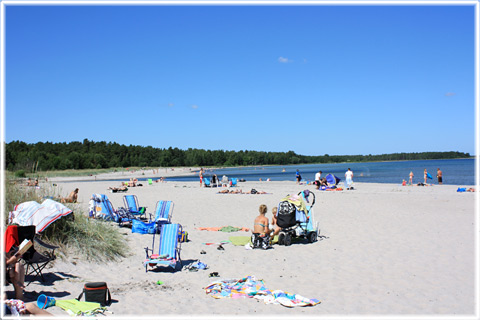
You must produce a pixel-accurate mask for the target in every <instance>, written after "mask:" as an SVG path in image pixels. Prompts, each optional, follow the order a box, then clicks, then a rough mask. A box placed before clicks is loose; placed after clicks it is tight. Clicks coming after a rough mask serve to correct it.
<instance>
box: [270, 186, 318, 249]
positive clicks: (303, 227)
mask: <svg viewBox="0 0 480 320" xmlns="http://www.w3.org/2000/svg"><path fill="white" fill-rule="evenodd" d="M309 196H312V197H313V199H312V203H311V204H310V205H308V204H309V200H308V198H309ZM314 204H315V194H314V193H313V192H311V191H309V190H304V191H301V192H299V193H298V195H294V196H290V195H289V196H287V197H285V198H283V199H282V200H281V201H280V203H279V205H278V213H277V225H278V226H279V227H280V228H282V230H281V231H280V233H279V234H278V244H280V245H285V246H289V245H291V244H292V238H293V237H302V238H305V239H307V240H308V242H309V243H313V242H315V241H317V237H318V223H317V224H315V221H314V217H313V210H312V208H313V205H314Z"/></svg>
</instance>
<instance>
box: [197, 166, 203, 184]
mask: <svg viewBox="0 0 480 320" xmlns="http://www.w3.org/2000/svg"><path fill="white" fill-rule="evenodd" d="M198 176H199V178H200V187H202V186H203V168H200V172H199V173H198Z"/></svg>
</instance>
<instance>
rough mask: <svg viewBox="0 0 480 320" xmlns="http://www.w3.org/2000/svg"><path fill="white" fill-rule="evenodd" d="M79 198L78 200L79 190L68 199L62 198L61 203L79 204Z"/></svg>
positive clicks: (71, 193) (73, 192) (74, 191)
mask: <svg viewBox="0 0 480 320" xmlns="http://www.w3.org/2000/svg"><path fill="white" fill-rule="evenodd" d="M77 198H78V188H76V189H75V190H73V191H72V192H70V194H69V195H68V197H66V198H61V199H60V202H61V203H77Z"/></svg>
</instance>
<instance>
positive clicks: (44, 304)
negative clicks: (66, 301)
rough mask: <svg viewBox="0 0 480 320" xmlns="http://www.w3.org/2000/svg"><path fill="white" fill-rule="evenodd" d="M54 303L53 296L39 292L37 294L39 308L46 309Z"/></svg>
mask: <svg viewBox="0 0 480 320" xmlns="http://www.w3.org/2000/svg"><path fill="white" fill-rule="evenodd" d="M55 303H56V300H55V298H54V297H49V296H46V295H44V294H41V295H40V296H38V299H37V306H38V307H39V308H40V309H47V308H48V307H53V306H54V305H55Z"/></svg>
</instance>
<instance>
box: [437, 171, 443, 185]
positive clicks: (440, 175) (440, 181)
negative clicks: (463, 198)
mask: <svg viewBox="0 0 480 320" xmlns="http://www.w3.org/2000/svg"><path fill="white" fill-rule="evenodd" d="M437 179H438V184H443V179H442V170H440V168H437Z"/></svg>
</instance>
